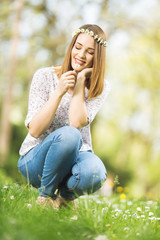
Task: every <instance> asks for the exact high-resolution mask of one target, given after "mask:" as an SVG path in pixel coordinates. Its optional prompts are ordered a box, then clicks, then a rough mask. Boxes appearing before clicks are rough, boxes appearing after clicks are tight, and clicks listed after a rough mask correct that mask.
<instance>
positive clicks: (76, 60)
mask: <svg viewBox="0 0 160 240" xmlns="http://www.w3.org/2000/svg"><path fill="white" fill-rule="evenodd" d="M75 62H76V64H79V65H83V64H85V62H84V61H82V60H79V59H77V58H75Z"/></svg>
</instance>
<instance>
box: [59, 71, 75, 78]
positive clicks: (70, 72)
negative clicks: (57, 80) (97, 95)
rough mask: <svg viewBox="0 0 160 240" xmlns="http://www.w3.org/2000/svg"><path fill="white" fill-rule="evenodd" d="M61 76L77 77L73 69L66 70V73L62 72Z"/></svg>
mask: <svg viewBox="0 0 160 240" xmlns="http://www.w3.org/2000/svg"><path fill="white" fill-rule="evenodd" d="M62 76H66V77H68V76H74V77H77V73H76V72H75V71H68V72H66V73H64V74H63V75H62Z"/></svg>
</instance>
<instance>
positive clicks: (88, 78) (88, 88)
mask: <svg viewBox="0 0 160 240" xmlns="http://www.w3.org/2000/svg"><path fill="white" fill-rule="evenodd" d="M105 47H106V38H105V34H104V32H103V30H102V29H101V28H100V27H99V26H97V25H91V24H88V25H84V26H82V27H80V28H79V29H78V30H77V31H75V32H74V34H73V38H72V41H71V43H70V45H69V47H68V51H67V53H66V55H65V58H64V61H63V63H62V65H61V66H57V67H56V66H55V67H54V66H53V67H47V68H42V69H39V70H37V71H36V72H35V74H34V76H33V80H32V83H31V88H30V95H29V106H28V114H27V117H26V120H25V125H26V127H27V128H28V135H27V136H26V138H25V140H24V142H23V143H22V145H21V148H20V155H21V156H20V159H19V161H18V169H19V170H20V172H21V173H22V175H23V176H24V177H25V178H26V179H27V180H28V182H29V183H30V184H32V185H33V186H34V187H37V188H39V197H38V199H37V202H38V203H42V204H44V203H45V204H46V203H47V204H50V205H51V206H52V207H53V208H59V207H61V206H62V205H65V204H66V203H67V202H69V201H73V200H74V199H75V198H77V197H79V196H81V195H83V194H85V193H88V194H91V193H93V192H95V191H97V190H98V189H99V188H100V187H101V186H102V184H103V182H104V181H105V179H106V177H107V173H106V169H105V167H104V164H103V163H102V161H101V160H100V159H99V157H98V156H96V155H95V154H94V153H93V150H92V143H91V134H90V123H91V122H92V121H93V119H94V117H95V116H96V114H97V112H98V111H99V109H100V107H101V106H102V104H103V102H104V100H105V97H106V96H107V94H108V92H109V86H108V83H107V81H105V80H104V74H105Z"/></svg>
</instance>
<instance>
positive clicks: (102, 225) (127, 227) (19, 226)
mask: <svg viewBox="0 0 160 240" xmlns="http://www.w3.org/2000/svg"><path fill="white" fill-rule="evenodd" d="M37 196H38V190H37V189H34V188H32V187H31V186H27V185H18V184H15V183H10V184H5V185H4V184H2V183H1V184H0V239H1V240H41V239H42V240H43V239H45V240H57V239H58V240H62V239H64V240H77V239H78V240H81V239H83V240H84V239H91V240H112V239H113V240H122V239H131V240H136V239H138V240H144V239H146V240H150V239H153V240H160V202H157V201H153V200H144V199H143V200H142V199H131V198H129V197H128V196H127V195H125V194H122V195H121V194H117V195H113V196H111V197H103V196H98V195H89V196H87V195H86V196H83V197H80V198H79V199H77V200H76V204H77V208H76V210H73V209H72V208H71V207H70V206H69V207H68V208H61V209H60V210H54V209H51V208H48V209H45V208H42V207H40V206H39V205H37V204H36V198H37Z"/></svg>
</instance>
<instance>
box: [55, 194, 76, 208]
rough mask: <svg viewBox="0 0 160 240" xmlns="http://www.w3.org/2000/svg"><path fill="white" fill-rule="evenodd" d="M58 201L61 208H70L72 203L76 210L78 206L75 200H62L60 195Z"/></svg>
mask: <svg viewBox="0 0 160 240" xmlns="http://www.w3.org/2000/svg"><path fill="white" fill-rule="evenodd" d="M56 200H57V201H58V202H59V208H61V207H69V204H70V203H71V204H72V205H73V209H75V208H76V204H75V201H74V200H67V199H65V198H62V197H61V196H60V195H58V196H57V198H56Z"/></svg>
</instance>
